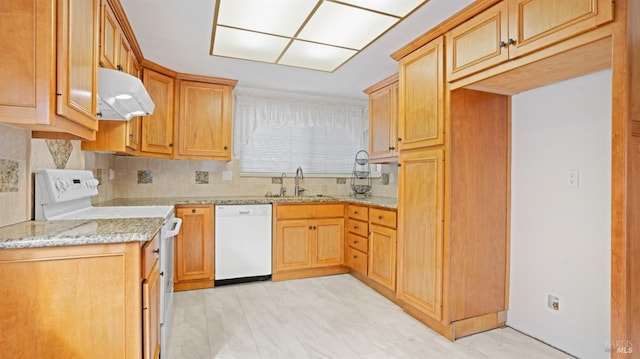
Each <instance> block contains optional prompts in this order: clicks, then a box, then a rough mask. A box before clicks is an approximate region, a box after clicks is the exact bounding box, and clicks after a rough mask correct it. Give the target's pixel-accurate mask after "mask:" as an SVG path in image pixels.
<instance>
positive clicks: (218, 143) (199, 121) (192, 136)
mask: <svg viewBox="0 0 640 359" xmlns="http://www.w3.org/2000/svg"><path fill="white" fill-rule="evenodd" d="M209 80H210V81H211V80H212V79H209ZM235 83H236V81H234V80H228V81H226V82H222V83H216V82H203V81H193V80H182V79H180V80H178V86H177V87H178V93H179V101H178V111H177V113H178V118H177V120H176V139H175V143H176V144H177V148H176V151H175V156H174V158H177V159H207V160H223V161H230V160H231V119H232V117H231V116H232V92H233V87H234V86H235Z"/></svg>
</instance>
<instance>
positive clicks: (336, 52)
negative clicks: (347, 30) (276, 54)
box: [278, 40, 357, 72]
mask: <svg viewBox="0 0 640 359" xmlns="http://www.w3.org/2000/svg"><path fill="white" fill-rule="evenodd" d="M356 53H357V51H355V50H348V49H343V48H340V47H334V46H327V45H322V44H314V43H310V42H305V41H299V40H296V41H294V42H293V43H292V44H291V46H290V47H289V48H288V49H287V52H285V54H284V55H283V56H282V58H281V59H280V61H278V64H281V65H289V66H296V67H304V68H308V69H314V70H320V71H329V72H332V71H334V70H335V69H337V68H338V67H339V66H340V65H341V64H342V63H344V62H345V61H347V60H349V59H350V58H351V57H352V56H353V55H355V54H356Z"/></svg>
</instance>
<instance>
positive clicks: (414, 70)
mask: <svg viewBox="0 0 640 359" xmlns="http://www.w3.org/2000/svg"><path fill="white" fill-rule="evenodd" d="M443 42H444V40H443V38H442V36H441V37H438V38H437V39H435V40H433V41H431V42H429V43H428V44H426V45H424V46H422V47H421V48H419V49H418V50H416V51H414V52H412V53H411V54H409V55H407V56H406V57H404V58H402V59H401V60H400V63H399V65H400V71H399V84H400V88H399V91H398V106H399V113H398V147H399V150H400V151H402V150H409V149H413V148H420V147H426V146H434V145H441V144H442V143H444V85H445V82H444V46H443Z"/></svg>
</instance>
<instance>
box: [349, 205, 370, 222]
mask: <svg viewBox="0 0 640 359" xmlns="http://www.w3.org/2000/svg"><path fill="white" fill-rule="evenodd" d="M347 216H348V217H349V218H353V219H359V220H361V221H367V220H369V208H368V207H362V206H355V205H353V204H350V205H348V206H347Z"/></svg>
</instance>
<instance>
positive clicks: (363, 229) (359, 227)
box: [347, 218, 369, 237]
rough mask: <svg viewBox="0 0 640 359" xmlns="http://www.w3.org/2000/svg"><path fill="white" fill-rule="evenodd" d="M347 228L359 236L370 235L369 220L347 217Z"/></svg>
mask: <svg viewBox="0 0 640 359" xmlns="http://www.w3.org/2000/svg"><path fill="white" fill-rule="evenodd" d="M347 229H348V230H349V232H351V233H355V234H357V235H359V236H363V237H367V236H368V235H369V224H368V223H367V222H361V221H356V220H355V219H351V218H349V219H347Z"/></svg>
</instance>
